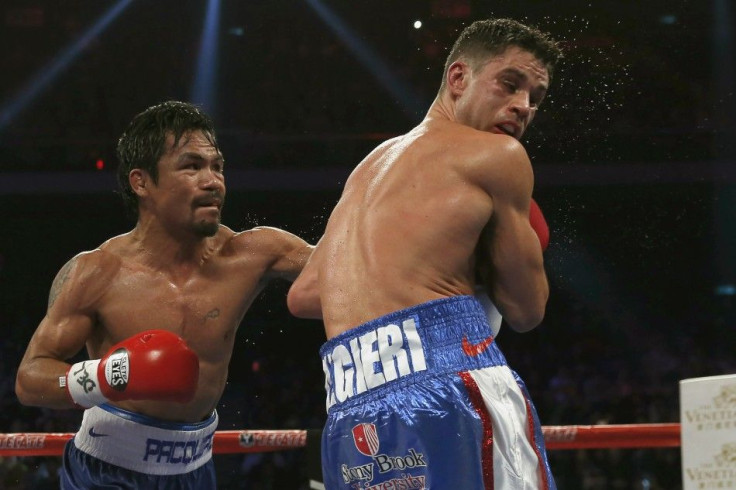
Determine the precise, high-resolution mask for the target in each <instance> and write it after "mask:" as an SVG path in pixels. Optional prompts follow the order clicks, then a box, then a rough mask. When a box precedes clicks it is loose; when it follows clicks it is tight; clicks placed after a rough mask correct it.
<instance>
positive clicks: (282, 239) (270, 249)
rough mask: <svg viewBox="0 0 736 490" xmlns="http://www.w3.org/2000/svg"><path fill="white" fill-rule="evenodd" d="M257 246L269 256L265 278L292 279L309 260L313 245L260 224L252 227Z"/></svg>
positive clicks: (282, 231) (285, 232)
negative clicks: (256, 238)
mask: <svg viewBox="0 0 736 490" xmlns="http://www.w3.org/2000/svg"><path fill="white" fill-rule="evenodd" d="M253 232H254V233H255V234H257V235H256V236H257V237H258V243H259V248H260V249H261V250H263V251H264V252H265V253H266V255H267V256H268V257H269V265H268V268H267V270H266V272H265V276H266V278H267V279H286V280H287V281H294V280H295V279H296V278H297V276H298V275H299V273H300V272H301V271H302V269H303V268H304V266H305V264H306V263H307V260H309V257H310V255H311V254H312V251H313V250H314V246H313V245H310V244H308V243H307V242H306V241H304V240H302V239H301V238H299V237H298V236H296V235H294V234H292V233H289V232H288V231H284V230H280V229H278V228H271V227H267V226H261V227H257V228H254V229H253Z"/></svg>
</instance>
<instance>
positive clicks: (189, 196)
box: [154, 131, 225, 236]
mask: <svg viewBox="0 0 736 490" xmlns="http://www.w3.org/2000/svg"><path fill="white" fill-rule="evenodd" d="M166 148H167V149H166V151H165V152H164V155H163V156H162V157H161V159H160V160H159V162H158V172H159V175H158V185H157V186H156V187H157V189H156V191H155V193H154V198H155V208H156V210H157V211H156V212H157V215H158V217H159V219H161V220H163V221H164V224H165V225H170V226H175V227H183V228H184V229H185V230H190V231H192V232H194V233H195V234H196V235H198V236H213V235H214V234H215V233H217V230H218V228H219V225H220V218H221V211H222V206H223V204H224V201H225V177H224V174H223V170H224V160H223V158H222V154H221V153H220V152H219V151H218V150H217V149H216V148H215V147H214V146H213V145H212V143H210V141H209V140H208V139H207V137H206V136H205V135H204V134H203V133H202V132H201V131H194V132H191V133H185V134H184V135H183V136H182V138H181V139H180V140H179V141H178V143H177V144H176V146H174V137H173V135H169V136H168V137H167V138H166Z"/></svg>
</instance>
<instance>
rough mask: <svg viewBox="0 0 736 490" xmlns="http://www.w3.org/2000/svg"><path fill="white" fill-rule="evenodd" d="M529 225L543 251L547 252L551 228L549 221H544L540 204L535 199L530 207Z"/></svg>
mask: <svg viewBox="0 0 736 490" xmlns="http://www.w3.org/2000/svg"><path fill="white" fill-rule="evenodd" d="M529 223H530V224H531V225H532V228H533V229H534V232H535V233H536V234H537V237H539V243H540V244H541V245H542V251H544V250H547V246H548V245H549V226H547V220H545V219H544V215H543V214H542V210H541V209H539V204H537V201H535V200H534V199H532V202H531V206H529Z"/></svg>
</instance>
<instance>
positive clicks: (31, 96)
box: [0, 0, 133, 131]
mask: <svg viewBox="0 0 736 490" xmlns="http://www.w3.org/2000/svg"><path fill="white" fill-rule="evenodd" d="M132 2H133V0H119V1H118V2H117V3H116V4H115V5H113V6H112V7H110V8H109V9H108V10H107V11H106V12H105V13H104V14H102V16H101V17H100V18H99V19H97V20H96V21H95V23H94V24H92V26H90V27H89V28H88V29H87V30H86V31H85V32H83V33H82V35H81V36H79V38H77V39H76V40H75V41H73V42H72V43H71V44H70V45H69V46H67V47H66V48H65V49H64V50H63V51H62V52H61V54H59V55H58V56H57V57H56V58H54V59H53V60H52V61H51V62H50V63H49V64H48V65H46V66H44V67H43V68H41V69H40V70H39V71H38V72H37V73H36V74H35V76H34V77H33V78H32V79H31V81H30V82H29V83H28V84H27V85H26V86H25V87H24V88H22V89H21V90H20V92H18V94H17V95H15V96H14V97H13V98H12V99H10V100H9V101H8V102H6V103H5V104H4V105H3V107H2V109H0V131H2V130H3V129H5V128H6V127H7V126H8V125H10V123H12V122H13V120H14V119H15V117H16V116H17V115H18V114H19V113H20V112H21V111H23V110H24V109H25V108H26V107H27V106H28V105H29V104H31V103H32V102H33V101H34V100H35V99H36V97H38V95H39V94H41V93H42V92H43V90H44V89H45V88H46V87H48V85H49V84H51V82H53V81H54V80H56V79H57V78H58V76H59V75H60V74H61V73H62V72H63V71H64V70H65V69H66V68H68V67H69V66H70V65H71V64H72V62H74V60H76V59H77V58H78V57H79V55H80V54H81V53H82V51H84V49H85V48H86V47H87V46H88V45H89V44H90V42H91V41H92V40H93V39H94V38H96V37H97V36H99V35H100V33H101V32H103V31H104V30H105V29H106V28H107V26H109V25H110V23H111V22H112V21H113V20H115V18H116V17H117V16H118V15H120V13H121V12H122V11H123V10H125V8H126V7H127V6H128V5H130V4H131V3H132Z"/></svg>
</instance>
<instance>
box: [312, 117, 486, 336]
mask: <svg viewBox="0 0 736 490" xmlns="http://www.w3.org/2000/svg"><path fill="white" fill-rule="evenodd" d="M438 126H441V127H438ZM472 131H474V130H469V129H468V128H464V127H462V126H460V125H457V124H454V123H449V122H434V123H424V124H422V125H420V126H418V127H417V128H415V129H414V130H413V131H411V132H410V133H408V134H406V135H404V136H401V137H398V138H395V139H392V140H389V141H387V142H386V143H384V144H383V145H381V146H379V147H378V148H376V150H374V151H373V152H372V153H371V154H369V155H368V156H367V157H366V158H365V160H364V161H363V162H361V164H360V165H359V166H358V167H357V168H356V169H355V171H354V172H353V174H352V175H351V176H350V178H349V179H348V181H347V183H346V186H345V190H344V192H343V195H342V197H341V198H340V202H339V203H338V204H337V206H336V207H335V210H334V211H333V213H332V216H331V217H330V220H329V222H328V224H327V228H326V230H325V235H324V237H323V238H322V243H321V244H320V246H321V247H322V254H323V255H322V258H321V264H322V265H321V268H320V271H319V274H320V286H321V288H322V290H323V291H330V293H329V294H328V295H322V298H321V301H322V308H323V318H324V322H325V327H326V328H327V333H328V337H330V336H333V335H335V334H337V333H340V332H342V331H344V330H346V329H348V328H351V327H354V326H356V325H359V324H361V323H364V322H365V321H368V320H370V319H372V318H375V317H377V316H380V315H383V314H386V313H389V312H391V311H395V310H397V309H400V308H405V307H408V306H412V305H415V304H418V303H421V302H425V301H429V300H432V299H437V298H441V297H446V296H452V295H458V294H472V285H473V279H474V278H473V270H474V249H475V245H476V243H477V241H478V237H479V236H480V233H481V231H482V229H483V227H484V226H485V224H486V223H487V222H488V219H489V216H490V213H491V198H490V196H489V195H488V194H487V193H486V192H485V191H484V190H483V189H481V188H480V187H479V186H478V185H477V184H473V183H472V182H471V181H470V179H469V177H468V174H469V170H468V168H469V166H472V165H474V164H476V163H475V162H474V160H477V158H478V157H477V156H476V155H473V154H472V150H470V151H469V150H466V148H469V147H475V145H464V144H463V141H465V140H466V139H467V138H468V137H472V135H470V134H469V132H472Z"/></svg>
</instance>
